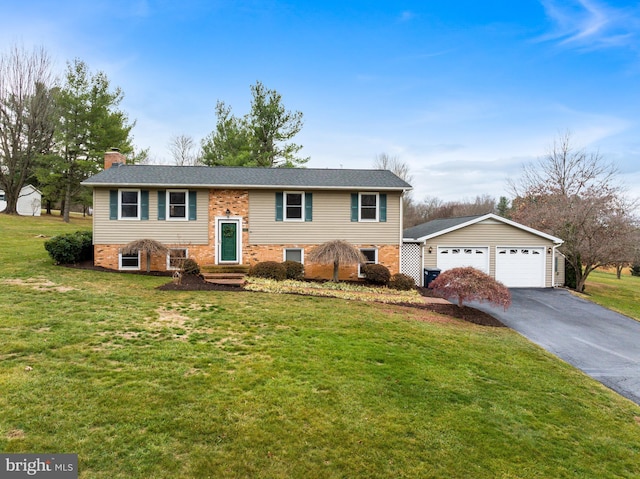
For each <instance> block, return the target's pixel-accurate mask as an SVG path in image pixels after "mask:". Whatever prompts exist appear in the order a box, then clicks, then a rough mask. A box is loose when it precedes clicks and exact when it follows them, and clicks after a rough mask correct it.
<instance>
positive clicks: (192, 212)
mask: <svg viewBox="0 0 640 479" xmlns="http://www.w3.org/2000/svg"><path fill="white" fill-rule="evenodd" d="M197 219H198V192H197V191H189V221H195V220H197Z"/></svg>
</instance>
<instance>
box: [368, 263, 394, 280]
mask: <svg viewBox="0 0 640 479" xmlns="http://www.w3.org/2000/svg"><path fill="white" fill-rule="evenodd" d="M362 272H363V273H364V276H365V281H366V282H367V283H371V284H387V283H389V279H391V273H390V272H389V268H387V267H386V266H384V265H382V264H365V265H364V266H363V267H362Z"/></svg>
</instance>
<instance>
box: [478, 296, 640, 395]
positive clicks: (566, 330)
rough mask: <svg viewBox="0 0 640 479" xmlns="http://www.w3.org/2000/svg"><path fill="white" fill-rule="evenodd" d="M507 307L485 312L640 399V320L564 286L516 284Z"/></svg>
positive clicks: (481, 306)
mask: <svg viewBox="0 0 640 479" xmlns="http://www.w3.org/2000/svg"><path fill="white" fill-rule="evenodd" d="M511 297H512V305H511V307H510V308H509V309H508V310H507V311H503V309H502V308H500V307H498V308H495V307H493V306H490V305H487V304H474V305H473V306H474V307H476V308H478V309H480V310H482V311H486V312H488V313H490V314H492V315H493V316H495V317H496V318H498V319H499V320H500V321H502V322H503V323H504V324H505V325H507V326H509V327H510V328H511V329H514V330H515V331H518V332H519V333H520V334H522V335H523V336H525V337H526V338H528V339H529V340H531V341H533V342H534V343H536V344H538V345H540V346H542V347H543V348H544V349H546V350H547V351H549V352H551V353H553V354H555V355H556V356H558V357H559V358H561V359H563V360H565V361H566V362H568V363H569V364H572V365H573V366H575V367H577V368H578V369H581V370H582V371H584V372H585V373H586V374H588V375H589V376H591V377H593V378H594V379H596V380H598V381H600V382H601V383H602V384H604V385H605V386H607V387H609V388H611V389H613V390H614V391H616V392H618V393H619V394H621V395H623V396H624V397H626V398H628V399H631V400H632V401H634V402H635V403H637V404H640V322H638V321H634V320H633V319H630V318H627V317H626V316H623V315H621V314H618V313H614V312H613V311H610V310H608V309H606V308H603V307H601V306H598V305H596V304H593V303H591V302H589V301H585V300H583V299H581V298H578V297H575V296H573V295H571V294H570V293H569V292H568V291H566V290H564V289H552V288H548V289H529V288H522V289H520V288H519V289H512V290H511Z"/></svg>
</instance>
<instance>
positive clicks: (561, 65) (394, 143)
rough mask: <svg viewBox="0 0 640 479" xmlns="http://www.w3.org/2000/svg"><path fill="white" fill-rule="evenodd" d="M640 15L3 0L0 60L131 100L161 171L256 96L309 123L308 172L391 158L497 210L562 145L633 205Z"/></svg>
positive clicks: (565, 0) (437, 6)
mask: <svg viewBox="0 0 640 479" xmlns="http://www.w3.org/2000/svg"><path fill="white" fill-rule="evenodd" d="M638 32H640V4H639V3H638V2H630V1H628V2H622V1H611V0H606V1H605V0H575V1H574V0H562V1H561V0H517V1H510V0H502V1H498V0H493V1H492V0H487V1H483V2H478V1H477V0H462V1H461V0H424V1H375V0H369V1H364V0H363V1H349V0H342V1H321V2H318V1H289V2H285V1H243V0H237V1H232V0H229V1H225V0H221V1H199V0H182V1H180V2H173V1H152V0H146V1H145V0H139V1H135V0H132V1H122V0H116V1H105V0H92V1H90V2H89V1H86V0H81V1H75V0H73V1H72V0H58V1H55V2H54V1H44V0H30V1H18V0H0V45H2V46H3V50H6V49H7V48H8V46H9V45H11V44H15V43H18V44H22V45H24V46H25V47H27V48H30V47H32V46H44V47H45V48H46V49H47V51H48V52H49V53H50V54H51V56H52V57H53V58H54V61H55V64H56V68H57V70H58V71H60V72H62V71H63V70H64V67H65V62H66V61H67V60H71V59H73V58H79V59H81V60H83V61H85V62H86V63H87V64H88V65H89V67H90V68H91V70H92V71H96V70H102V71H104V72H105V73H106V74H107V76H108V77H109V79H110V80H111V82H112V85H114V86H119V87H121V88H122V89H123V91H124V93H125V100H124V101H123V103H122V104H121V107H122V109H123V110H125V111H126V112H127V113H128V115H129V117H130V119H132V120H136V121H137V125H136V127H135V129H134V142H135V144H136V145H137V146H138V147H140V148H147V147H149V148H150V149H151V156H152V159H153V160H154V161H155V162H165V163H168V162H170V155H169V152H168V151H167V144H168V142H169V139H170V137H171V136H172V135H177V134H187V135H191V136H193V137H194V138H195V139H197V140H200V139H201V138H202V137H204V136H205V135H207V134H208V133H209V132H210V131H211V130H212V129H213V128H214V126H215V116H214V106H215V103H216V100H218V99H220V100H224V101H225V102H226V103H227V104H229V105H231V106H232V107H233V110H234V112H235V113H236V114H238V115H243V114H245V113H246V112H247V111H248V108H249V102H250V90H249V86H250V85H251V84H254V83H255V82H256V81H258V80H259V81H261V82H263V83H264V84H265V86H267V87H268V88H273V89H276V90H277V91H278V92H279V93H281V94H282V97H283V103H284V105H285V106H286V107H287V108H288V109H291V110H299V111H302V112H303V113H304V120H305V125H304V128H303V130H302V132H301V133H300V134H299V135H298V136H297V137H296V141H297V142H298V143H300V144H302V145H304V149H303V150H302V152H303V154H304V155H305V156H310V157H311V161H310V162H309V163H308V166H309V167H316V168H341V167H343V168H370V167H371V166H372V164H373V160H374V158H375V156H376V155H378V154H380V153H383V152H384V153H387V154H389V155H390V156H397V157H398V158H399V159H400V160H402V161H404V162H406V163H407V164H408V165H409V166H410V168H411V170H412V173H413V182H412V183H413V185H414V197H415V198H416V199H418V200H420V199H423V198H424V197H426V196H430V197H438V198H440V199H442V200H445V201H448V200H462V199H472V198H474V197H475V196H476V195H482V194H489V195H492V196H494V197H496V198H498V197H499V196H500V195H507V187H506V183H507V178H509V177H517V176H518V175H519V173H520V170H521V167H522V164H523V162H528V161H532V160H535V159H536V158H537V157H540V156H542V155H544V154H545V152H546V151H548V149H549V147H550V146H551V144H552V142H553V139H554V138H555V137H557V136H558V135H559V134H561V133H563V132H565V131H567V130H569V131H571V132H572V135H573V139H574V143H575V144H576V146H583V147H586V148H587V149H589V150H592V151H596V150H597V151H599V152H600V153H601V154H602V155H603V156H604V157H606V158H607V159H609V160H611V161H613V162H615V163H616V164H617V165H618V168H619V171H620V178H621V179H622V180H623V181H624V182H625V183H626V184H627V185H628V186H629V190H630V193H631V194H632V195H633V196H636V197H640V187H639V186H636V185H640V123H639V121H640V118H639V116H638V112H639V109H638V107H639V106H640V89H639V88H638V85H639V80H640V38H639V35H638Z"/></svg>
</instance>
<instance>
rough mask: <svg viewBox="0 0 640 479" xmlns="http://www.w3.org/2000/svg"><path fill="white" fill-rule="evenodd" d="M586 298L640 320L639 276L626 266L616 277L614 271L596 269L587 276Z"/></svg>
mask: <svg viewBox="0 0 640 479" xmlns="http://www.w3.org/2000/svg"><path fill="white" fill-rule="evenodd" d="M585 291H586V294H585V295H583V297H585V298H586V299H589V300H590V301H593V302H594V303H598V304H600V305H602V306H605V307H606V308H609V309H611V310H613V311H617V312H618V313H621V314H624V315H626V316H629V317H630V318H633V319H635V320H636V321H640V277H638V276H631V274H629V272H628V268H625V273H624V274H622V275H621V277H620V279H618V278H617V276H616V273H615V271H612V270H611V271H606V270H605V271H600V270H596V271H594V272H593V273H591V274H590V275H589V278H587V284H586V286H585Z"/></svg>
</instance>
